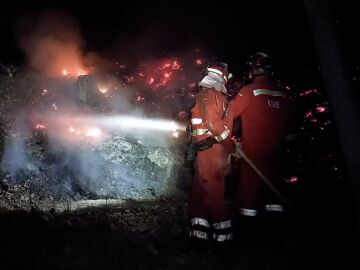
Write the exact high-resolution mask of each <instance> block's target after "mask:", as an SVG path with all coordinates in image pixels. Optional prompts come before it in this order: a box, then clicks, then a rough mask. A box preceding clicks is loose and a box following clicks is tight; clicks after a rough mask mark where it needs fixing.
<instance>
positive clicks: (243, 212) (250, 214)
mask: <svg viewBox="0 0 360 270" xmlns="http://www.w3.org/2000/svg"><path fill="white" fill-rule="evenodd" d="M239 212H240V215H243V216H248V217H255V216H256V214H257V211H256V210H255V209H246V208H240V209H239Z"/></svg>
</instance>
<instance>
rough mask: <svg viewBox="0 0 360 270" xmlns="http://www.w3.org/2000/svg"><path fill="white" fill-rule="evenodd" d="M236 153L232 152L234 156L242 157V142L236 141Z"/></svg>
mask: <svg viewBox="0 0 360 270" xmlns="http://www.w3.org/2000/svg"><path fill="white" fill-rule="evenodd" d="M235 148H236V150H235V153H233V154H232V156H233V157H234V158H237V159H241V158H242V155H241V152H242V145H241V143H240V142H235Z"/></svg>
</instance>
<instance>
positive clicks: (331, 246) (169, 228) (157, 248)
mask: <svg viewBox="0 0 360 270" xmlns="http://www.w3.org/2000/svg"><path fill="white" fill-rule="evenodd" d="M36 80H37V79H36V77H34V76H31V75H28V74H23V75H21V74H20V75H18V76H17V77H5V76H2V77H0V96H1V100H0V105H1V106H0V113H1V117H0V121H1V126H0V127H1V129H0V133H1V137H0V151H1V153H2V152H3V147H4V141H5V139H6V138H8V137H9V136H12V134H11V129H10V127H11V125H12V123H14V121H15V120H14V115H13V114H12V112H13V108H14V107H16V106H22V105H23V104H28V103H29V102H31V95H32V94H33V93H35V92H38V91H39V90H38V89H35V88H34V85H35V82H36ZM19 89H28V91H27V92H26V93H27V94H26V95H23V92H19ZM28 143H29V146H30V149H32V150H33V151H32V152H31V151H30V152H31V153H32V155H34V151H35V152H36V153H37V154H36V155H38V157H41V158H40V159H41V160H42V161H44V160H45V161H47V160H48V161H49V162H42V163H41V164H42V166H43V167H42V166H40V167H39V168H40V170H30V171H31V173H29V172H28V171H26V170H25V171H24V172H25V174H24V175H18V176H17V177H20V178H21V177H22V176H24V178H23V179H22V181H19V182H17V183H15V184H14V182H13V179H12V176H11V175H9V173H8V172H0V180H1V181H0V235H1V245H0V246H1V248H0V249H1V251H0V269H276V270H279V269H359V268H358V267H359V265H358V260H357V254H358V253H357V252H358V250H357V248H358V243H359V238H357V237H358V234H356V228H355V222H354V210H353V208H352V207H351V205H352V201H351V199H350V196H349V191H348V190H347V189H346V188H339V185H338V184H339V183H335V184H334V185H327V186H326V189H323V187H319V188H318V189H311V190H306V189H301V190H299V191H297V193H296V196H295V195H294V196H292V197H291V199H292V201H293V202H294V204H295V209H293V210H292V211H289V212H288V213H287V214H285V215H284V216H282V217H274V216H267V217H261V218H260V219H259V220H258V222H257V223H256V224H247V222H246V221H243V222H242V223H239V225H241V226H240V228H242V231H241V232H239V231H238V233H237V240H236V241H235V243H233V246H232V247H230V248H229V247H224V246H220V247H219V246H215V245H213V244H211V243H210V244H209V245H208V246H206V247H200V248H199V247H196V246H194V245H191V243H189V242H188V239H187V234H188V223H187V220H188V219H187V211H186V209H187V203H186V193H187V192H188V189H189V178H190V174H189V170H188V169H187V168H186V167H184V164H183V163H182V161H181V154H180V153H181V151H180V152H177V151H179V149H167V148H159V147H145V146H143V145H141V144H139V143H138V142H134V141H129V140H127V139H126V138H125V139H124V138H123V137H116V136H115V137H113V138H111V139H110V141H108V142H105V143H104V144H102V145H101V146H99V147H98V148H96V149H94V151H100V152H96V153H100V155H101V154H105V155H104V156H103V158H104V160H106V161H108V162H109V163H112V162H114V163H118V162H120V161H119V159H122V160H121V163H122V164H124V166H125V168H134V166H135V165H134V164H136V165H137V167H138V168H139V170H137V171H136V170H135V172H134V175H130V176H131V177H135V176H140V179H142V178H141V177H143V176H144V175H145V176H146V177H145V178H144V181H143V182H141V183H142V185H138V186H137V185H132V186H131V188H130V189H129V190H128V189H126V188H125V190H126V193H121V192H115V193H111V192H107V193H106V194H102V193H101V192H94V191H99V190H101V189H102V190H107V191H108V190H114V189H115V190H117V189H118V190H124V187H123V186H117V185H116V184H115V185H114V183H113V179H112V177H115V176H116V175H115V176H114V174H113V173H114V172H108V173H107V174H106V175H108V176H109V179H103V181H102V182H101V183H100V185H99V186H95V188H94V186H91V189H90V188H89V186H88V185H85V186H86V188H80V187H81V183H82V182H81V179H80V180H79V179H78V180H77V181H75V182H72V183H71V188H70V189H68V190H66V189H64V183H67V182H64V181H63V180H64V179H65V178H66V177H65V176H67V177H68V176H69V175H70V172H67V171H66V170H60V171H61V173H60V171H59V170H55V171H53V170H51V168H52V167H51V166H50V164H51V162H50V161H53V160H52V159H50V157H51V156H50V155H48V154H47V153H46V151H44V149H45V148H44V145H43V144H42V142H38V141H37V140H33V139H31V140H29V141H28ZM120 146H121V147H120ZM114 148H116V149H117V150H116V151H114ZM119 149H121V152H120V154H119V155H116V154H114V153H117V151H119ZM126 152H129V154H128V156H127V158H125V159H123V155H125V154H126ZM134 152H139V153H140V154H139V155H141V156H142V158H141V159H134V157H133V156H134V155H133V154H131V153H134ZM164 157H165V158H164ZM35 165H37V163H36V164H35ZM44 166H45V167H44ZM30 168H31V166H30ZM144 168H146V169H144ZM103 169H104V170H106V169H108V168H107V167H104V168H103ZM111 169H112V168H111ZM152 173H153V174H152ZM159 176H160V177H159ZM125 180H126V179H125ZM59 183H60V185H59ZM97 184H98V183H97ZM79 186H80V187H79ZM144 187H145V188H144ZM60 191H61V192H60ZM333 194H337V196H336V198H334V195H333Z"/></svg>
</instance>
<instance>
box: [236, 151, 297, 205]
mask: <svg viewBox="0 0 360 270" xmlns="http://www.w3.org/2000/svg"><path fill="white" fill-rule="evenodd" d="M238 151H239V154H240V155H241V157H242V158H243V159H244V160H245V161H246V163H247V164H249V166H250V167H251V168H252V169H253V170H254V171H255V172H256V174H257V175H258V176H259V177H260V179H261V180H262V181H263V182H264V183H265V184H266V185H267V186H268V187H269V188H270V189H271V191H272V192H274V194H275V195H276V196H277V197H278V198H279V199H280V200H281V201H282V202H283V203H284V204H285V205H286V206H287V207H289V208H292V206H291V204H290V202H289V201H288V200H287V199H286V198H285V197H284V196H283V195H282V194H281V192H280V191H279V190H278V189H277V188H276V187H275V186H274V185H273V184H272V183H271V182H270V180H269V179H268V178H267V177H266V176H265V175H264V174H263V173H262V172H261V171H260V169H259V168H258V167H257V166H256V165H255V164H254V162H253V161H252V160H251V159H250V158H249V157H248V156H247V155H246V154H245V153H244V151H243V150H242V149H238Z"/></svg>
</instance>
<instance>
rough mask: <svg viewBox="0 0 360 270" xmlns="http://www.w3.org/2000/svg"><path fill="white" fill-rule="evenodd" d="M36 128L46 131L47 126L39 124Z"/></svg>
mask: <svg viewBox="0 0 360 270" xmlns="http://www.w3.org/2000/svg"><path fill="white" fill-rule="evenodd" d="M35 128H36V129H45V128H46V126H45V125H44V124H37V125H36V126H35Z"/></svg>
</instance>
